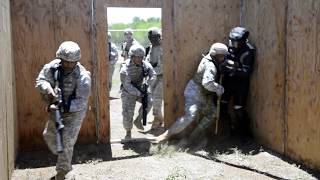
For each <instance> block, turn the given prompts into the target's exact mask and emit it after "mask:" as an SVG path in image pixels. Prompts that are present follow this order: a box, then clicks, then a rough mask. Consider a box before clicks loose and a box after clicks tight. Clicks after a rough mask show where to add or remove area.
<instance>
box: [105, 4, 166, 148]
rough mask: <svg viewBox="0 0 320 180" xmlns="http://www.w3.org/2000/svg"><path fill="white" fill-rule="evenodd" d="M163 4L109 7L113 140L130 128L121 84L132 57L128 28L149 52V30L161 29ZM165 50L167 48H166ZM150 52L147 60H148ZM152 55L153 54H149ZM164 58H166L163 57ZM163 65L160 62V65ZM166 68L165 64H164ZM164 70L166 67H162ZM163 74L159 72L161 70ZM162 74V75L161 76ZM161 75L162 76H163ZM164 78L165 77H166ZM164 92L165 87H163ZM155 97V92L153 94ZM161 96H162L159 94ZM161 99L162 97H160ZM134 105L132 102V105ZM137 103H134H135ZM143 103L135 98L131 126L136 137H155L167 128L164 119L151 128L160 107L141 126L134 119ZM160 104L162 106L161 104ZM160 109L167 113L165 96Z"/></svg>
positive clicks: (151, 112) (111, 134)
mask: <svg viewBox="0 0 320 180" xmlns="http://www.w3.org/2000/svg"><path fill="white" fill-rule="evenodd" d="M161 18H162V17H161V8H126V7H108V8H107V22H108V25H107V29H106V31H107V32H108V50H109V70H108V72H109V88H110V89H109V92H108V93H109V104H110V138H111V142H113V141H119V140H121V139H124V137H125V135H126V130H125V128H124V124H123V116H122V115H123V114H122V111H123V106H122V99H121V93H122V91H124V90H123V89H122V88H121V79H120V70H121V66H122V65H123V63H125V61H130V57H129V56H128V50H129V49H130V45H129V46H128V44H127V41H128V40H126V39H128V38H127V36H126V35H125V34H126V33H127V32H128V31H131V32H132V38H133V39H134V40H135V41H136V42H138V43H139V44H141V45H142V46H143V47H144V48H145V50H146V51H147V52H148V50H147V49H148V47H150V45H151V43H150V41H149V39H148V30H149V29H150V28H153V27H155V28H157V29H159V30H160V32H161V27H162V25H161ZM162 53H163V52H162ZM146 57H148V53H146V56H145V57H144V60H146V61H147V60H148V58H146ZM149 57H150V55H149ZM161 60H162V58H161ZM159 66H160V65H159ZM155 68H156V67H155ZM161 68H162V67H161ZM161 72H163V70H162V71H161ZM158 74H159V72H158ZM161 78H162V77H161ZM158 79H160V76H159V78H158ZM162 79H163V78H162ZM161 91H162V92H161V93H162V94H163V90H161ZM149 95H150V96H151V97H152V95H154V93H152V94H149ZM158 99H159V98H158ZM158 102H159V100H158ZM128 106H132V104H130V105H128ZM133 106H134V105H133ZM141 106H142V104H141V103H140V102H138V101H136V102H135V110H134V116H133V118H132V124H133V128H132V130H131V137H132V139H135V140H137V139H145V138H147V139H148V138H152V137H154V136H156V135H159V134H160V133H162V132H163V131H164V128H163V123H162V126H161V127H159V128H153V129H152V128H151V126H152V123H153V121H154V115H153V114H154V113H153V111H154V110H153V109H155V111H157V110H158V112H159V108H153V107H152V108H151V110H150V112H149V113H148V115H147V124H146V126H144V129H143V130H141V129H138V128H137V127H136V126H135V125H134V123H133V121H134V120H135V119H136V118H137V116H138V114H139V108H140V107H141ZM158 107H159V106H158ZM160 109H161V110H162V111H161V110H160V112H161V114H162V117H163V116H164V115H163V98H162V106H161V108H160Z"/></svg>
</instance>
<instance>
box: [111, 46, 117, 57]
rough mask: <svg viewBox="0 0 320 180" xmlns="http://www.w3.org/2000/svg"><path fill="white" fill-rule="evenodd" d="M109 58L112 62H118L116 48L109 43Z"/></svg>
mask: <svg viewBox="0 0 320 180" xmlns="http://www.w3.org/2000/svg"><path fill="white" fill-rule="evenodd" d="M111 57H112V61H117V60H118V50H117V46H116V45H114V44H113V43H111Z"/></svg>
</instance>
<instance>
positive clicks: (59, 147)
mask: <svg viewBox="0 0 320 180" xmlns="http://www.w3.org/2000/svg"><path fill="white" fill-rule="evenodd" d="M58 74H59V70H56V72H55V73H54V79H55V87H54V92H55V93H56V95H57V97H56V98H55V100H54V104H55V105H56V107H57V109H56V110H54V119H55V124H56V146H57V152H58V153H62V152H63V148H64V147H63V142H62V132H63V128H64V125H63V123H62V121H63V119H62V116H61V106H62V103H63V102H62V91H61V89H60V88H59V81H58V76H59V75H58Z"/></svg>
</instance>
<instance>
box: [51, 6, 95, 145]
mask: <svg viewBox="0 0 320 180" xmlns="http://www.w3.org/2000/svg"><path fill="white" fill-rule="evenodd" d="M92 3H93V1H92V0H56V1H54V4H53V6H54V14H53V15H54V16H53V22H54V38H55V41H54V42H56V43H55V44H56V47H58V46H59V45H60V43H61V42H63V41H66V40H72V41H75V42H77V43H78V44H79V46H80V48H81V60H80V62H81V64H83V65H84V66H85V67H86V69H87V70H88V71H90V72H91V78H92V91H91V97H90V100H89V110H88V111H87V115H86V118H85V120H84V122H83V124H82V127H81V131H80V134H79V138H78V139H79V142H81V143H86V142H94V141H95V140H96V127H95V124H96V123H97V122H96V120H97V119H96V116H95V114H96V112H97V104H96V103H95V102H96V99H95V96H96V94H97V92H96V91H94V88H95V86H96V85H97V81H96V77H97V72H98V71H96V70H95V69H94V63H95V50H94V47H95V46H94V41H93V35H94V34H93V26H92V24H93V18H92Z"/></svg>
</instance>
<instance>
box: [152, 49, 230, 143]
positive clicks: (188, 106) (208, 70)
mask: <svg viewBox="0 0 320 180" xmlns="http://www.w3.org/2000/svg"><path fill="white" fill-rule="evenodd" d="M227 52H228V48H227V46H226V45H224V44H222V43H215V44H213V45H212V46H211V48H210V51H209V54H207V55H206V56H204V57H203V58H202V60H201V62H200V64H199V66H198V69H197V72H196V73H195V75H194V76H193V78H192V79H191V80H190V81H189V82H188V84H187V87H186V89H185V91H184V98H185V114H184V115H183V116H182V117H180V118H178V120H177V121H176V122H175V123H174V124H173V125H172V126H171V127H170V128H169V129H168V130H167V131H166V132H164V133H163V134H162V135H160V136H158V137H157V138H156V141H158V142H160V141H162V140H165V139H168V138H170V137H171V136H173V135H176V134H179V133H180V132H182V131H183V130H184V129H186V128H187V127H188V126H189V125H190V124H191V123H192V122H197V126H196V128H195V129H194V130H193V131H192V133H191V135H190V136H189V138H190V139H191V140H193V139H194V138H197V137H201V135H203V133H204V132H205V129H206V128H207V127H209V126H210V125H211V124H212V123H213V120H214V119H215V117H216V112H215V110H216V108H215V104H214V99H215V96H216V95H218V96H221V95H222V94H223V92H224V88H223V87H222V86H221V85H220V84H218V83H217V82H216V81H217V79H218V76H219V73H218V67H219V66H218V65H219V63H220V62H222V61H223V60H224V55H225V54H226V53H227ZM215 94H216V95H215Z"/></svg>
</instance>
